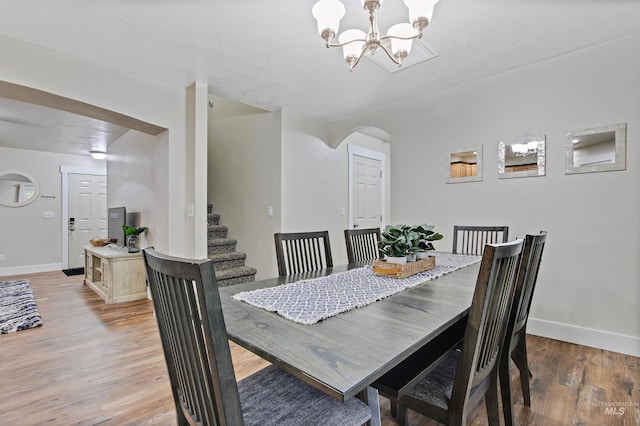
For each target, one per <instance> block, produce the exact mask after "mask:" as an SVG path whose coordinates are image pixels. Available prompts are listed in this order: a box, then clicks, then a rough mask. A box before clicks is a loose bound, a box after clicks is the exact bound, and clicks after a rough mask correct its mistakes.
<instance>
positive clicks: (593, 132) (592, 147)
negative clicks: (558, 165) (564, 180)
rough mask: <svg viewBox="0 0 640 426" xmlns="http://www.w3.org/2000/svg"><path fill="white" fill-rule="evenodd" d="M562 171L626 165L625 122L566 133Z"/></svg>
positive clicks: (611, 168)
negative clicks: (563, 168) (564, 158)
mask: <svg viewBox="0 0 640 426" xmlns="http://www.w3.org/2000/svg"><path fill="white" fill-rule="evenodd" d="M566 140H567V153H566V162H565V173H566V174H574V173H593V172H610V171H614V170H625V169H626V168H627V159H626V150H627V148H626V146H627V124H626V123H620V124H612V125H610V126H602V127H593V128H590V129H583V130H576V131H573V132H569V133H567V135H566Z"/></svg>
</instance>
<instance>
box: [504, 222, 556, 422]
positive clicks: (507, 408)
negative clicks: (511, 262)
mask: <svg viewBox="0 0 640 426" xmlns="http://www.w3.org/2000/svg"><path fill="white" fill-rule="evenodd" d="M546 240H547V233H546V232H544V231H542V232H540V234H538V235H527V236H526V237H525V242H524V248H523V249H522V256H521V258H522V260H521V261H520V270H519V272H518V278H517V280H516V288H515V295H514V305H513V308H512V309H511V316H510V318H509V324H508V326H507V334H506V342H505V344H504V346H503V350H502V355H501V357H500V391H501V394H502V412H503V414H504V422H505V424H506V425H513V424H515V422H514V418H513V403H512V398H511V395H512V391H511V368H510V364H511V362H510V360H512V359H513V362H514V363H515V365H516V367H517V368H518V370H519V373H520V374H519V377H520V387H521V388H522V398H523V400H524V405H526V406H528V407H530V406H531V392H530V389H529V376H530V375H531V371H530V370H529V361H528V359H527V341H526V336H527V321H528V319H529V309H530V308H531V301H532V299H533V291H534V289H535V287H536V282H537V280H538V272H539V270H540V263H541V261H542V252H543V251H544V246H545V243H546Z"/></svg>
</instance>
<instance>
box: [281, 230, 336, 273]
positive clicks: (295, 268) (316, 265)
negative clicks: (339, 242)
mask: <svg viewBox="0 0 640 426" xmlns="http://www.w3.org/2000/svg"><path fill="white" fill-rule="evenodd" d="M274 240H275V244H276V260H277V262H278V274H279V275H280V276H286V275H292V274H301V273H303V272H309V271H316V270H319V269H324V268H329V267H332V266H333V258H332V257H331V244H330V243H329V231H318V232H292V233H276V234H274Z"/></svg>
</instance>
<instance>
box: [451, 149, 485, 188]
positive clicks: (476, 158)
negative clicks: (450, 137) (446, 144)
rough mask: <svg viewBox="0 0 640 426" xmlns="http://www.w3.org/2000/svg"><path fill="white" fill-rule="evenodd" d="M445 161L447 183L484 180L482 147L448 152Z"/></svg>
mask: <svg viewBox="0 0 640 426" xmlns="http://www.w3.org/2000/svg"><path fill="white" fill-rule="evenodd" d="M445 161H446V165H447V167H446V169H447V183H458V182H477V181H481V180H482V145H479V146H474V147H468V148H462V149H459V150H457V151H453V152H448V153H447V155H446V157H445Z"/></svg>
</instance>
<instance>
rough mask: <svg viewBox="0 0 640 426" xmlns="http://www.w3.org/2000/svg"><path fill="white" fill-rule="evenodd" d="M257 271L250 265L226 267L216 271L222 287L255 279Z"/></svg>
mask: <svg viewBox="0 0 640 426" xmlns="http://www.w3.org/2000/svg"><path fill="white" fill-rule="evenodd" d="M256 272H257V271H256V269H255V268H252V267H250V266H240V267H237V268H231V269H224V270H222V271H216V280H217V281H218V285H219V286H221V287H225V286H228V285H234V284H242V283H246V282H252V281H254V280H255V275H256Z"/></svg>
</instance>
